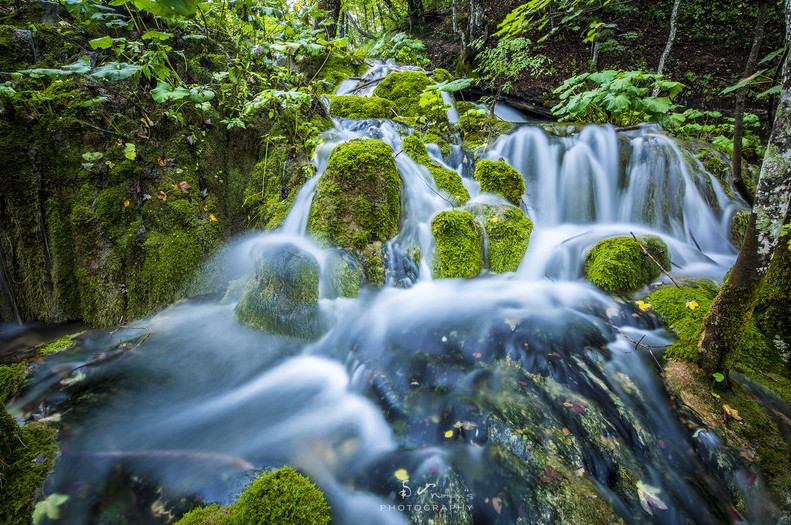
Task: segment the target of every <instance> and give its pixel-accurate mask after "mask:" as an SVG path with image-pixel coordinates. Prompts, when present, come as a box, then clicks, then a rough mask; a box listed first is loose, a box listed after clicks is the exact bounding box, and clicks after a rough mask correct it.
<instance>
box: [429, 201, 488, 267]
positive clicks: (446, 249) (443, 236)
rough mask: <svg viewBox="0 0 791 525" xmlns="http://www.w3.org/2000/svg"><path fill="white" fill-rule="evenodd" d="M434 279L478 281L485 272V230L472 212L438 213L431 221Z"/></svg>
mask: <svg viewBox="0 0 791 525" xmlns="http://www.w3.org/2000/svg"><path fill="white" fill-rule="evenodd" d="M431 234H432V235H433V236H434V241H435V242H436V248H435V253H434V262H433V264H432V273H433V275H434V278H436V279H440V278H448V277H450V278H452V277H462V278H467V279H468V278H470V277H475V276H476V275H478V274H479V273H481V270H483V228H482V227H481V225H480V224H478V222H477V221H476V220H475V218H474V217H473V216H472V214H471V213H470V212H467V211H461V210H453V211H443V212H440V213H438V214H437V215H436V216H435V217H434V219H433V220H432V221H431Z"/></svg>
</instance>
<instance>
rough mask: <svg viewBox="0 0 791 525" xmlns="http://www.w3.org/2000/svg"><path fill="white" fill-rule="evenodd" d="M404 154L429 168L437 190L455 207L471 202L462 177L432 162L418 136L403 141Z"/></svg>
mask: <svg viewBox="0 0 791 525" xmlns="http://www.w3.org/2000/svg"><path fill="white" fill-rule="evenodd" d="M403 148H404V153H406V154H407V155H409V156H410V157H412V159H413V160H414V161H415V162H417V163H419V164H422V165H423V166H425V167H426V168H428V170H429V172H430V173H431V176H432V177H434V182H435V183H436V184H437V188H439V190H440V191H442V192H443V193H445V194H446V195H447V196H448V198H449V200H450V201H451V203H453V205H454V206H459V205H461V204H464V203H465V202H467V201H468V200H470V193H469V192H468V191H467V188H465V187H464V184H463V183H462V181H461V175H459V174H458V173H456V172H455V171H453V170H451V169H448V168H446V167H444V166H441V165H440V164H439V163H437V162H434V161H433V160H431V157H429V155H428V151H427V150H426V145H425V144H424V143H423V141H422V140H420V138H418V137H417V136H416V135H410V136H408V137H405V138H404V141H403Z"/></svg>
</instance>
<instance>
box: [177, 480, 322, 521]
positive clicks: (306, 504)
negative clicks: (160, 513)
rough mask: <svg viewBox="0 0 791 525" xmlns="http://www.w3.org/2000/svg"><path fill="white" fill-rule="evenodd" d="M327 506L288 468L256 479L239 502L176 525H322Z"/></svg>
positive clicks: (312, 487)
mask: <svg viewBox="0 0 791 525" xmlns="http://www.w3.org/2000/svg"><path fill="white" fill-rule="evenodd" d="M330 519H331V518H330V507H329V505H327V502H326V500H325V499H324V495H323V494H322V493H321V491H320V490H319V489H318V488H317V487H316V486H315V485H314V484H313V483H312V482H311V481H310V480H309V479H308V478H306V477H305V476H302V475H301V474H298V473H297V472H295V471H294V470H292V469H291V468H288V467H283V468H281V469H280V470H277V471H275V472H270V473H269V474H265V475H263V476H261V477H259V478H258V479H257V480H256V481H254V482H253V484H252V485H251V486H250V487H249V488H248V489H247V490H245V491H244V493H243V494H242V497H241V498H239V501H237V502H236V503H234V504H233V505H230V506H228V507H224V508H222V507H220V506H219V505H217V504H212V505H209V506H206V507H200V508H197V509H195V510H192V511H190V512H188V513H187V514H185V515H184V516H183V517H182V518H181V519H180V520H179V521H178V522H177V524H178V525H207V524H212V525H252V524H256V525H325V524H327V523H329V522H330Z"/></svg>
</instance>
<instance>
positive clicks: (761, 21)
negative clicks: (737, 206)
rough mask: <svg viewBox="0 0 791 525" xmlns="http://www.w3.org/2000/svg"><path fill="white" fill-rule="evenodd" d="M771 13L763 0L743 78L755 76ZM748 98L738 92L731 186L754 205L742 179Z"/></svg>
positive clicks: (740, 90)
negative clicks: (768, 14) (745, 106)
mask: <svg viewBox="0 0 791 525" xmlns="http://www.w3.org/2000/svg"><path fill="white" fill-rule="evenodd" d="M768 11H769V1H768V0H763V1H762V2H761V4H760V5H759V6H758V18H757V19H756V21H755V31H754V32H753V47H752V49H750V56H749V57H748V58H747V65H746V66H745V67H744V74H743V75H742V78H747V77H749V76H750V75H752V74H753V71H754V70H755V65H756V64H757V63H758V52H759V51H760V50H761V42H762V41H763V38H764V26H765V25H766V14H767V12H768ZM746 97H747V87H746V86H745V87H743V88H741V89H739V90H738V91H736V108H735V111H734V122H733V156H732V157H731V184H733V187H734V188H736V191H738V192H739V195H741V196H742V198H743V199H744V200H745V201H746V202H747V204H749V205H750V206H752V205H753V200H754V196H753V194H752V192H750V190H749V188H748V187H747V185H746V184H745V183H744V179H743V178H742V137H743V136H744V102H745V98H746Z"/></svg>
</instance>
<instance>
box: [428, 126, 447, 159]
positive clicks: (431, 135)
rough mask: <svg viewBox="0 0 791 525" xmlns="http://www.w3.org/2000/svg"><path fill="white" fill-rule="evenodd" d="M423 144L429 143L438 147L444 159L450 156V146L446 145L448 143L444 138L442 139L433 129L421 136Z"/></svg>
mask: <svg viewBox="0 0 791 525" xmlns="http://www.w3.org/2000/svg"><path fill="white" fill-rule="evenodd" d="M423 142H425V143H426V144H429V143H430V144H436V145H437V146H439V149H440V150H442V155H443V156H444V157H447V156H448V155H450V144H448V141H447V140H445V137H443V136H442V134H440V133H439V132H438V131H437V130H435V129H433V128H432V129H430V130H429V131H428V132H427V133H426V134H425V135H423Z"/></svg>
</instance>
